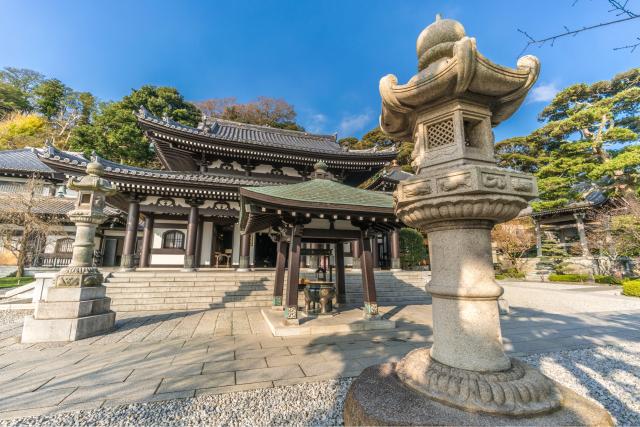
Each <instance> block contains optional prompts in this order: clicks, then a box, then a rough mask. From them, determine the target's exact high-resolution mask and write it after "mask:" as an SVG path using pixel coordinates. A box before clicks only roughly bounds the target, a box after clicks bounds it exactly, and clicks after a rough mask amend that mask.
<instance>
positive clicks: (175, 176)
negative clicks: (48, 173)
mask: <svg viewBox="0 0 640 427" xmlns="http://www.w3.org/2000/svg"><path fill="white" fill-rule="evenodd" d="M38 153H39V155H40V156H41V157H42V158H44V159H48V160H52V161H55V162H56V163H61V164H68V165H72V166H77V167H79V168H83V169H84V168H86V166H87V163H89V160H87V159H85V158H84V157H80V156H77V155H74V154H71V153H69V152H65V151H62V150H58V149H57V148H55V147H53V146H51V145H49V146H47V147H46V148H44V149H41V150H39V151H38ZM94 157H95V159H96V160H97V161H98V163H100V164H102V165H103V166H104V169H105V172H107V174H118V175H124V176H139V177H147V178H156V179H162V180H167V181H169V182H176V181H182V182H193V183H203V184H222V185H234V186H241V185H261V184H262V185H270V184H282V183H285V182H287V181H288V180H287V179H286V177H280V176H274V177H269V178H263V177H250V176H238V175H234V174H221V173H208V172H180V171H163V170H157V169H145V168H139V167H135V166H129V165H123V164H121V163H115V162H112V161H110V160H106V159H103V158H101V157H99V156H94Z"/></svg>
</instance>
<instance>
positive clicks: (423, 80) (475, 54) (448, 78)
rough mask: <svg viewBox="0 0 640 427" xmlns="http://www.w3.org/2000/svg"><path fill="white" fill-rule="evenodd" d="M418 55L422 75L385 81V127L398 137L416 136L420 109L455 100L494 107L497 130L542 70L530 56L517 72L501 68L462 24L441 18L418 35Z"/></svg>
mask: <svg viewBox="0 0 640 427" xmlns="http://www.w3.org/2000/svg"><path fill="white" fill-rule="evenodd" d="M417 55H418V71H419V72H418V74H416V75H415V76H413V77H412V78H411V79H410V80H409V81H408V82H407V83H406V84H398V79H397V77H396V76H394V75H392V74H389V75H387V76H385V77H383V78H382V79H381V80H380V94H381V96H382V114H381V116H380V127H381V128H382V130H383V131H384V132H385V133H386V134H388V135H391V136H394V137H407V136H409V137H412V136H413V135H412V133H413V131H414V126H415V123H416V116H417V114H416V113H419V111H416V109H418V110H419V109H420V107H421V106H424V105H433V104H435V103H437V102H446V101H447V100H451V99H465V100H469V101H476V102H478V103H480V104H483V105H489V106H490V109H491V124H492V125H493V126H495V125H497V124H499V123H501V122H502V121H504V120H506V119H507V118H509V117H510V116H511V115H512V114H513V113H514V112H515V111H516V110H517V109H518V107H519V106H520V104H521V103H522V101H524V98H525V97H526V95H527V92H528V91H529V89H530V88H531V87H532V86H533V84H534V83H535V82H536V79H537V78H538V74H539V72H540V63H539V61H538V59H537V58H536V57H534V56H530V55H527V56H523V57H522V58H520V59H519V60H518V63H517V68H508V67H503V66H501V65H498V64H495V63H494V62H492V61H490V60H489V59H487V58H486V57H485V56H484V55H482V54H481V53H480V52H479V51H478V49H477V46H476V39H475V38H473V37H468V36H466V34H465V30H464V27H463V26H462V24H461V23H459V22H458V21H455V20H452V19H441V18H440V17H439V16H438V17H436V21H435V22H434V23H432V24H431V25H429V26H428V27H427V28H425V29H424V30H423V31H422V33H421V34H420V35H419V36H418V40H417Z"/></svg>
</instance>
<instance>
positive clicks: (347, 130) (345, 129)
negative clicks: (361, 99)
mask: <svg viewBox="0 0 640 427" xmlns="http://www.w3.org/2000/svg"><path fill="white" fill-rule="evenodd" d="M369 121H371V113H370V112H366V113H362V114H356V115H353V116H346V117H344V118H343V119H342V121H340V126H339V132H340V137H341V138H345V137H347V136H353V134H354V133H355V132H357V131H359V130H362V129H363V128H364V127H365V126H366V125H367V123H369Z"/></svg>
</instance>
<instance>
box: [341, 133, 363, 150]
mask: <svg viewBox="0 0 640 427" xmlns="http://www.w3.org/2000/svg"><path fill="white" fill-rule="evenodd" d="M359 141H360V140H359V139H358V138H356V137H355V136H348V137H346V138H340V139H339V140H338V144H340V146H342V147H347V148H351V147H353V146H355V145H356V144H357V143H358V142H359Z"/></svg>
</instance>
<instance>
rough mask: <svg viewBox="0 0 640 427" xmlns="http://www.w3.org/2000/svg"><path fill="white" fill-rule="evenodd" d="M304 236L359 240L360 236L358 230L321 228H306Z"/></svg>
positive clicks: (306, 237) (309, 237)
mask: <svg viewBox="0 0 640 427" xmlns="http://www.w3.org/2000/svg"><path fill="white" fill-rule="evenodd" d="M302 237H304V238H305V240H307V239H327V240H330V239H344V240H357V239H359V238H360V231H358V230H330V229H321V228H305V229H304V233H303V235H302Z"/></svg>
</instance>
